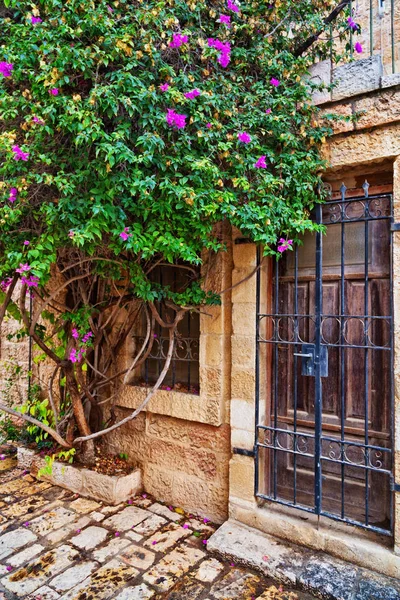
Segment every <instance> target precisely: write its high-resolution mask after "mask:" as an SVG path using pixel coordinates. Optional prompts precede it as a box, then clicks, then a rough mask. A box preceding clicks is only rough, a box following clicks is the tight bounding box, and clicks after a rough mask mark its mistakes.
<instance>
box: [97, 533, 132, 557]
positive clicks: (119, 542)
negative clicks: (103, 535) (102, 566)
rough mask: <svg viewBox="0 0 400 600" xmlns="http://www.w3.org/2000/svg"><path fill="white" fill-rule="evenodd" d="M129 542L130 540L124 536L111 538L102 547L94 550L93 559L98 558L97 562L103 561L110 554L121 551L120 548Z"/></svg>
mask: <svg viewBox="0 0 400 600" xmlns="http://www.w3.org/2000/svg"><path fill="white" fill-rule="evenodd" d="M129 544H130V541H129V540H127V539H125V538H120V537H118V538H113V539H112V540H111V541H110V542H108V544H106V545H105V546H103V547H102V548H99V549H98V550H95V551H94V552H93V554H92V556H93V558H94V559H95V560H98V561H99V562H104V561H105V560H108V559H109V558H110V557H111V556H114V555H115V554H118V553H119V552H121V550H122V549H123V548H125V547H126V546H129Z"/></svg>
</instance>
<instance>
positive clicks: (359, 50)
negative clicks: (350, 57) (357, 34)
mask: <svg viewBox="0 0 400 600" xmlns="http://www.w3.org/2000/svg"><path fill="white" fill-rule="evenodd" d="M354 50H355V51H356V52H358V54H361V53H362V51H363V47H362V46H361V44H360V42H357V43H356V44H355V45H354Z"/></svg>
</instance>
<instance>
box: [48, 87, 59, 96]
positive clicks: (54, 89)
mask: <svg viewBox="0 0 400 600" xmlns="http://www.w3.org/2000/svg"><path fill="white" fill-rule="evenodd" d="M49 93H50V94H51V95H52V96H58V88H51V90H49Z"/></svg>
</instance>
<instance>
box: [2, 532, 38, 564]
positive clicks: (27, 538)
mask: <svg viewBox="0 0 400 600" xmlns="http://www.w3.org/2000/svg"><path fill="white" fill-rule="evenodd" d="M35 540H36V535H35V534H34V533H32V531H29V529H25V528H22V527H21V528H19V529H14V531H10V532H9V533H5V534H4V535H2V536H0V559H2V558H5V557H6V556H9V555H10V554H11V553H12V552H13V551H14V550H18V548H22V547H23V546H26V545H27V544H30V543H31V542H34V541H35Z"/></svg>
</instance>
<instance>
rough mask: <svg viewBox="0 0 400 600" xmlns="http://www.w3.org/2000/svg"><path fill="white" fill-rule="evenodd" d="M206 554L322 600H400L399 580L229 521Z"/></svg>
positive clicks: (216, 534)
mask: <svg viewBox="0 0 400 600" xmlns="http://www.w3.org/2000/svg"><path fill="white" fill-rule="evenodd" d="M207 549H208V550H209V551H210V552H211V553H213V554H219V555H222V556H223V557H225V558H228V559H229V560H233V561H235V563H239V564H243V565H246V566H249V567H252V568H254V569H257V570H258V571H261V572H262V573H263V574H264V575H266V576H267V577H271V578H273V579H275V580H278V581H280V582H281V583H283V584H286V585H291V586H293V587H296V588H298V589H300V590H303V591H306V592H309V593H311V594H313V595H315V596H316V597H317V598H321V599H322V600H400V580H398V579H393V578H391V577H385V576H383V575H378V574H377V573H373V572H372V571H368V570H366V569H362V568H361V567H358V566H355V565H352V564H350V563H347V562H344V561H342V560H339V559H336V558H333V557H331V556H330V555H328V554H325V553H323V552H316V551H314V550H310V549H308V548H305V547H301V546H297V545H294V544H289V543H287V542H284V541H282V540H279V539H278V538H275V537H273V536H271V535H267V534H265V533H262V532H261V531H258V530H257V529H252V528H251V527H247V526H246V525H243V524H241V523H238V522H237V521H234V520H233V519H229V521H226V522H225V523H224V524H223V525H222V526H221V527H220V528H219V529H218V530H217V531H216V532H215V533H214V534H213V535H212V536H211V538H210V539H209V540H208V544H207Z"/></svg>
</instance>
